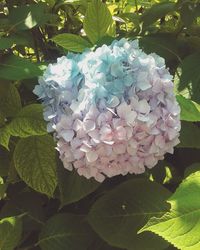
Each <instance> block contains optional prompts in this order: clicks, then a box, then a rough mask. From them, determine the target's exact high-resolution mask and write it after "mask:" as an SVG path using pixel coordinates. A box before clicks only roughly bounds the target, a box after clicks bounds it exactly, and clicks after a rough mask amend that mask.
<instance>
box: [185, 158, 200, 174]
mask: <svg viewBox="0 0 200 250" xmlns="http://www.w3.org/2000/svg"><path fill="white" fill-rule="evenodd" d="M197 171H200V162H196V163H193V164H192V165H190V166H189V167H187V168H186V169H185V173H184V176H185V178H186V177H188V176H189V175H190V174H192V173H195V172H197Z"/></svg>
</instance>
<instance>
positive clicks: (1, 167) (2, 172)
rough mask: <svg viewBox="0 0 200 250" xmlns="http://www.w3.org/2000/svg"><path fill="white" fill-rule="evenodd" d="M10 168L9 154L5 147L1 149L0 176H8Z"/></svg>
mask: <svg viewBox="0 0 200 250" xmlns="http://www.w3.org/2000/svg"><path fill="white" fill-rule="evenodd" d="M9 166H10V161H9V153H8V151H7V150H5V149H4V148H3V147H2V148H1V147H0V176H1V177H4V176H7V175H8V170H9Z"/></svg>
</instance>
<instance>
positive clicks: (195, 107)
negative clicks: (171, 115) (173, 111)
mask: <svg viewBox="0 0 200 250" xmlns="http://www.w3.org/2000/svg"><path fill="white" fill-rule="evenodd" d="M176 99H177V101H178V103H179V105H180V107H181V120H183V121H191V122H197V121H200V105H199V104H198V103H196V102H193V101H192V100H189V99H186V98H185V97H184V96H182V95H177V96H176Z"/></svg>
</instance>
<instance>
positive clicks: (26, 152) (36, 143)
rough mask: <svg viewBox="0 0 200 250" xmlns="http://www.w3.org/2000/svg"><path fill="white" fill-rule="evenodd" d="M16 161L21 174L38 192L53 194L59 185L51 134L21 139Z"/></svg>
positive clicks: (16, 152)
mask: <svg viewBox="0 0 200 250" xmlns="http://www.w3.org/2000/svg"><path fill="white" fill-rule="evenodd" d="M14 163H15V167H16V169H17V172H18V174H19V176H20V177H21V178H22V180H23V181H25V182H26V183H27V185H29V186H30V187H32V188H33V189H35V190H36V191H38V192H41V193H45V194H47V195H49V196H53V193H54V190H55V188H56V185H57V177H56V162H55V148H54V142H53V138H52V137H51V136H49V135H44V136H31V137H28V138H25V139H21V140H20V141H19V142H18V143H17V146H16V148H15V152H14Z"/></svg>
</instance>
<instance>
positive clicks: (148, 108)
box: [34, 39, 180, 182]
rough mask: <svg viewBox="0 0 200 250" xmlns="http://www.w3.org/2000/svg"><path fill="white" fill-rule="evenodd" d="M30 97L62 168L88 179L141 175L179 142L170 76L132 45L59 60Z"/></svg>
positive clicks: (125, 43)
mask: <svg viewBox="0 0 200 250" xmlns="http://www.w3.org/2000/svg"><path fill="white" fill-rule="evenodd" d="M34 93H35V94H36V95H38V97H39V99H41V100H42V102H43V105H44V119H45V120H47V121H48V131H49V132H51V131H54V132H55V135H56V138H57V149H58V150H59V152H60V158H61V160H62V162H63V164H64V167H65V168H66V169H68V170H73V169H75V170H76V171H77V172H78V174H79V175H83V176H85V177H86V178H91V177H94V178H95V179H96V180H97V181H99V182H102V181H103V180H104V179H105V178H106V177H112V176H116V175H119V174H122V175H126V174H127V173H131V174H133V173H134V174H140V173H143V172H144V171H145V167H147V168H152V167H154V166H155V165H156V164H157V162H158V161H159V160H162V159H163V158H164V155H165V153H173V148H174V146H175V145H177V144H178V143H179V139H178V137H179V131H180V118H179V116H180V108H179V106H178V104H177V102H176V98H175V96H174V93H173V83H172V76H171V75H170V74H169V72H168V70H167V69H166V67H165V62H164V59H162V58H161V57H159V56H157V55H156V54H150V55H147V54H145V53H144V52H143V51H142V50H141V49H140V48H139V46H138V42H137V41H136V40H135V41H127V40H126V39H121V40H120V41H114V42H113V43H112V44H111V45H110V46H107V45H103V46H102V47H99V48H97V49H96V50H95V51H85V52H84V53H82V54H69V55H68V56H67V57H66V56H63V57H61V58H58V60H57V63H55V64H50V65H49V66H48V68H47V70H46V71H45V73H44V75H43V77H41V78H40V79H39V85H37V86H36V87H35V89H34Z"/></svg>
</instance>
